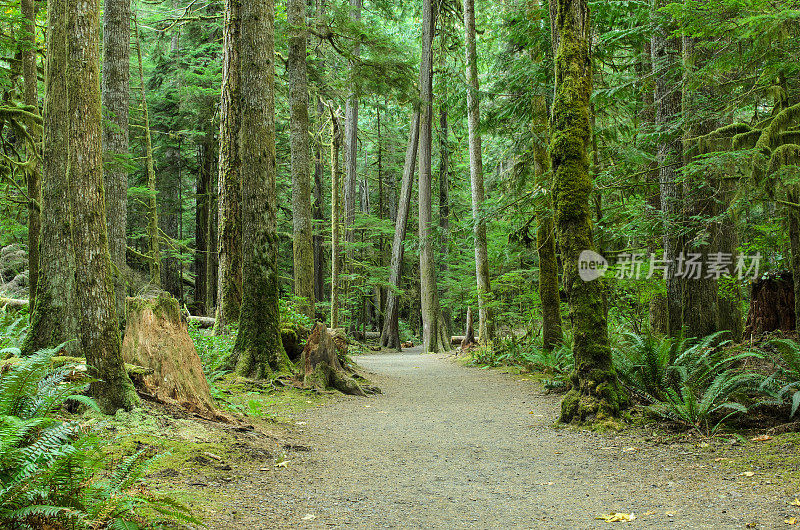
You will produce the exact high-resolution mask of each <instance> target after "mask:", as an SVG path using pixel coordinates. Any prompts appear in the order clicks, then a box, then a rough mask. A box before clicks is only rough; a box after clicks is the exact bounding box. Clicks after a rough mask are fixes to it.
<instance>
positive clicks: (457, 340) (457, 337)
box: [450, 335, 464, 346]
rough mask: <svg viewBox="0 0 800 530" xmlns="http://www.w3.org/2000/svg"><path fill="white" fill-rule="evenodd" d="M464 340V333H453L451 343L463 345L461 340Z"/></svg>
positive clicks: (452, 344)
mask: <svg viewBox="0 0 800 530" xmlns="http://www.w3.org/2000/svg"><path fill="white" fill-rule="evenodd" d="M463 340H464V335H453V336H452V337H450V345H451V346H461V342H462V341H463Z"/></svg>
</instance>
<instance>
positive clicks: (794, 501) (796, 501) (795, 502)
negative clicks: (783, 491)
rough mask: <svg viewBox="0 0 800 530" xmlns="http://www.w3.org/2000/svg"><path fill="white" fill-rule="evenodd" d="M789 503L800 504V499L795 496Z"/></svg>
mask: <svg viewBox="0 0 800 530" xmlns="http://www.w3.org/2000/svg"><path fill="white" fill-rule="evenodd" d="M789 504H791V505H792V506H800V499H798V498H797V497H795V498H794V500H793V501H792V502H790V503H789Z"/></svg>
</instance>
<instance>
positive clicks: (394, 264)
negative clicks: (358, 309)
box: [381, 109, 419, 351]
mask: <svg viewBox="0 0 800 530" xmlns="http://www.w3.org/2000/svg"><path fill="white" fill-rule="evenodd" d="M418 147H419V109H414V115H413V117H412V118H411V126H410V128H409V131H408V147H407V149H406V159H405V163H404V165H403V181H402V183H401V185H400V200H399V202H398V204H397V217H396V218H395V223H394V240H393V241H392V258H391V262H390V264H389V291H388V292H387V294H386V308H385V311H384V315H383V331H382V333H381V346H385V347H387V348H394V349H396V350H397V351H400V328H399V319H400V295H399V294H398V291H399V289H400V279H401V278H402V273H403V251H404V247H403V241H404V240H405V238H406V229H407V226H408V212H409V210H410V209H411V191H412V188H413V187H414V168H415V167H416V164H417V148H418Z"/></svg>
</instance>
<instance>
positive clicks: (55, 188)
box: [22, 0, 77, 355]
mask: <svg viewBox="0 0 800 530" xmlns="http://www.w3.org/2000/svg"><path fill="white" fill-rule="evenodd" d="M67 3H68V2H67V0H50V1H49V3H48V9H47V42H48V43H49V44H48V53H47V69H46V76H45V100H44V113H43V120H44V127H43V129H44V142H43V144H42V145H43V146H42V177H43V178H42V211H43V212H44V215H43V216H42V234H41V255H40V259H41V264H42V266H41V269H40V279H39V282H38V284H37V286H36V303H35V305H34V306H33V308H32V309H33V311H32V313H31V319H30V320H31V324H30V329H29V331H28V334H27V335H26V336H25V341H24V343H23V345H22V352H23V354H25V355H30V354H32V353H34V352H36V351H39V350H42V349H45V348H53V347H56V346H58V345H59V344H64V343H67V341H74V339H75V338H76V336H77V335H76V333H77V314H76V313H77V310H76V308H75V254H74V252H73V250H72V218H71V213H70V208H69V202H70V201H69V186H68V181H67V179H66V178H64V176H65V175H66V174H67V164H68V159H69V137H70V134H69V130H70V122H69V112H68V110H69V104H68V99H67V75H66V74H67ZM75 346H76V345H75V342H69V343H67V345H66V349H67V351H69V352H72V351H74V349H75Z"/></svg>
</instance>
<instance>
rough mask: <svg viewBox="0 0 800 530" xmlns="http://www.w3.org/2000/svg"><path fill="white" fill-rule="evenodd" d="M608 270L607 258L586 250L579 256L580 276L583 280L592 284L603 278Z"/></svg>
mask: <svg viewBox="0 0 800 530" xmlns="http://www.w3.org/2000/svg"><path fill="white" fill-rule="evenodd" d="M607 269H608V261H607V260H606V258H604V257H603V256H601V255H600V254H598V253H597V252H595V251H593V250H584V251H583V252H581V255H580V256H578V274H579V275H580V277H581V280H583V281H585V282H591V281H593V280H596V279H598V278H602V277H603V276H604V275H605V273H606V270H607Z"/></svg>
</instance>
